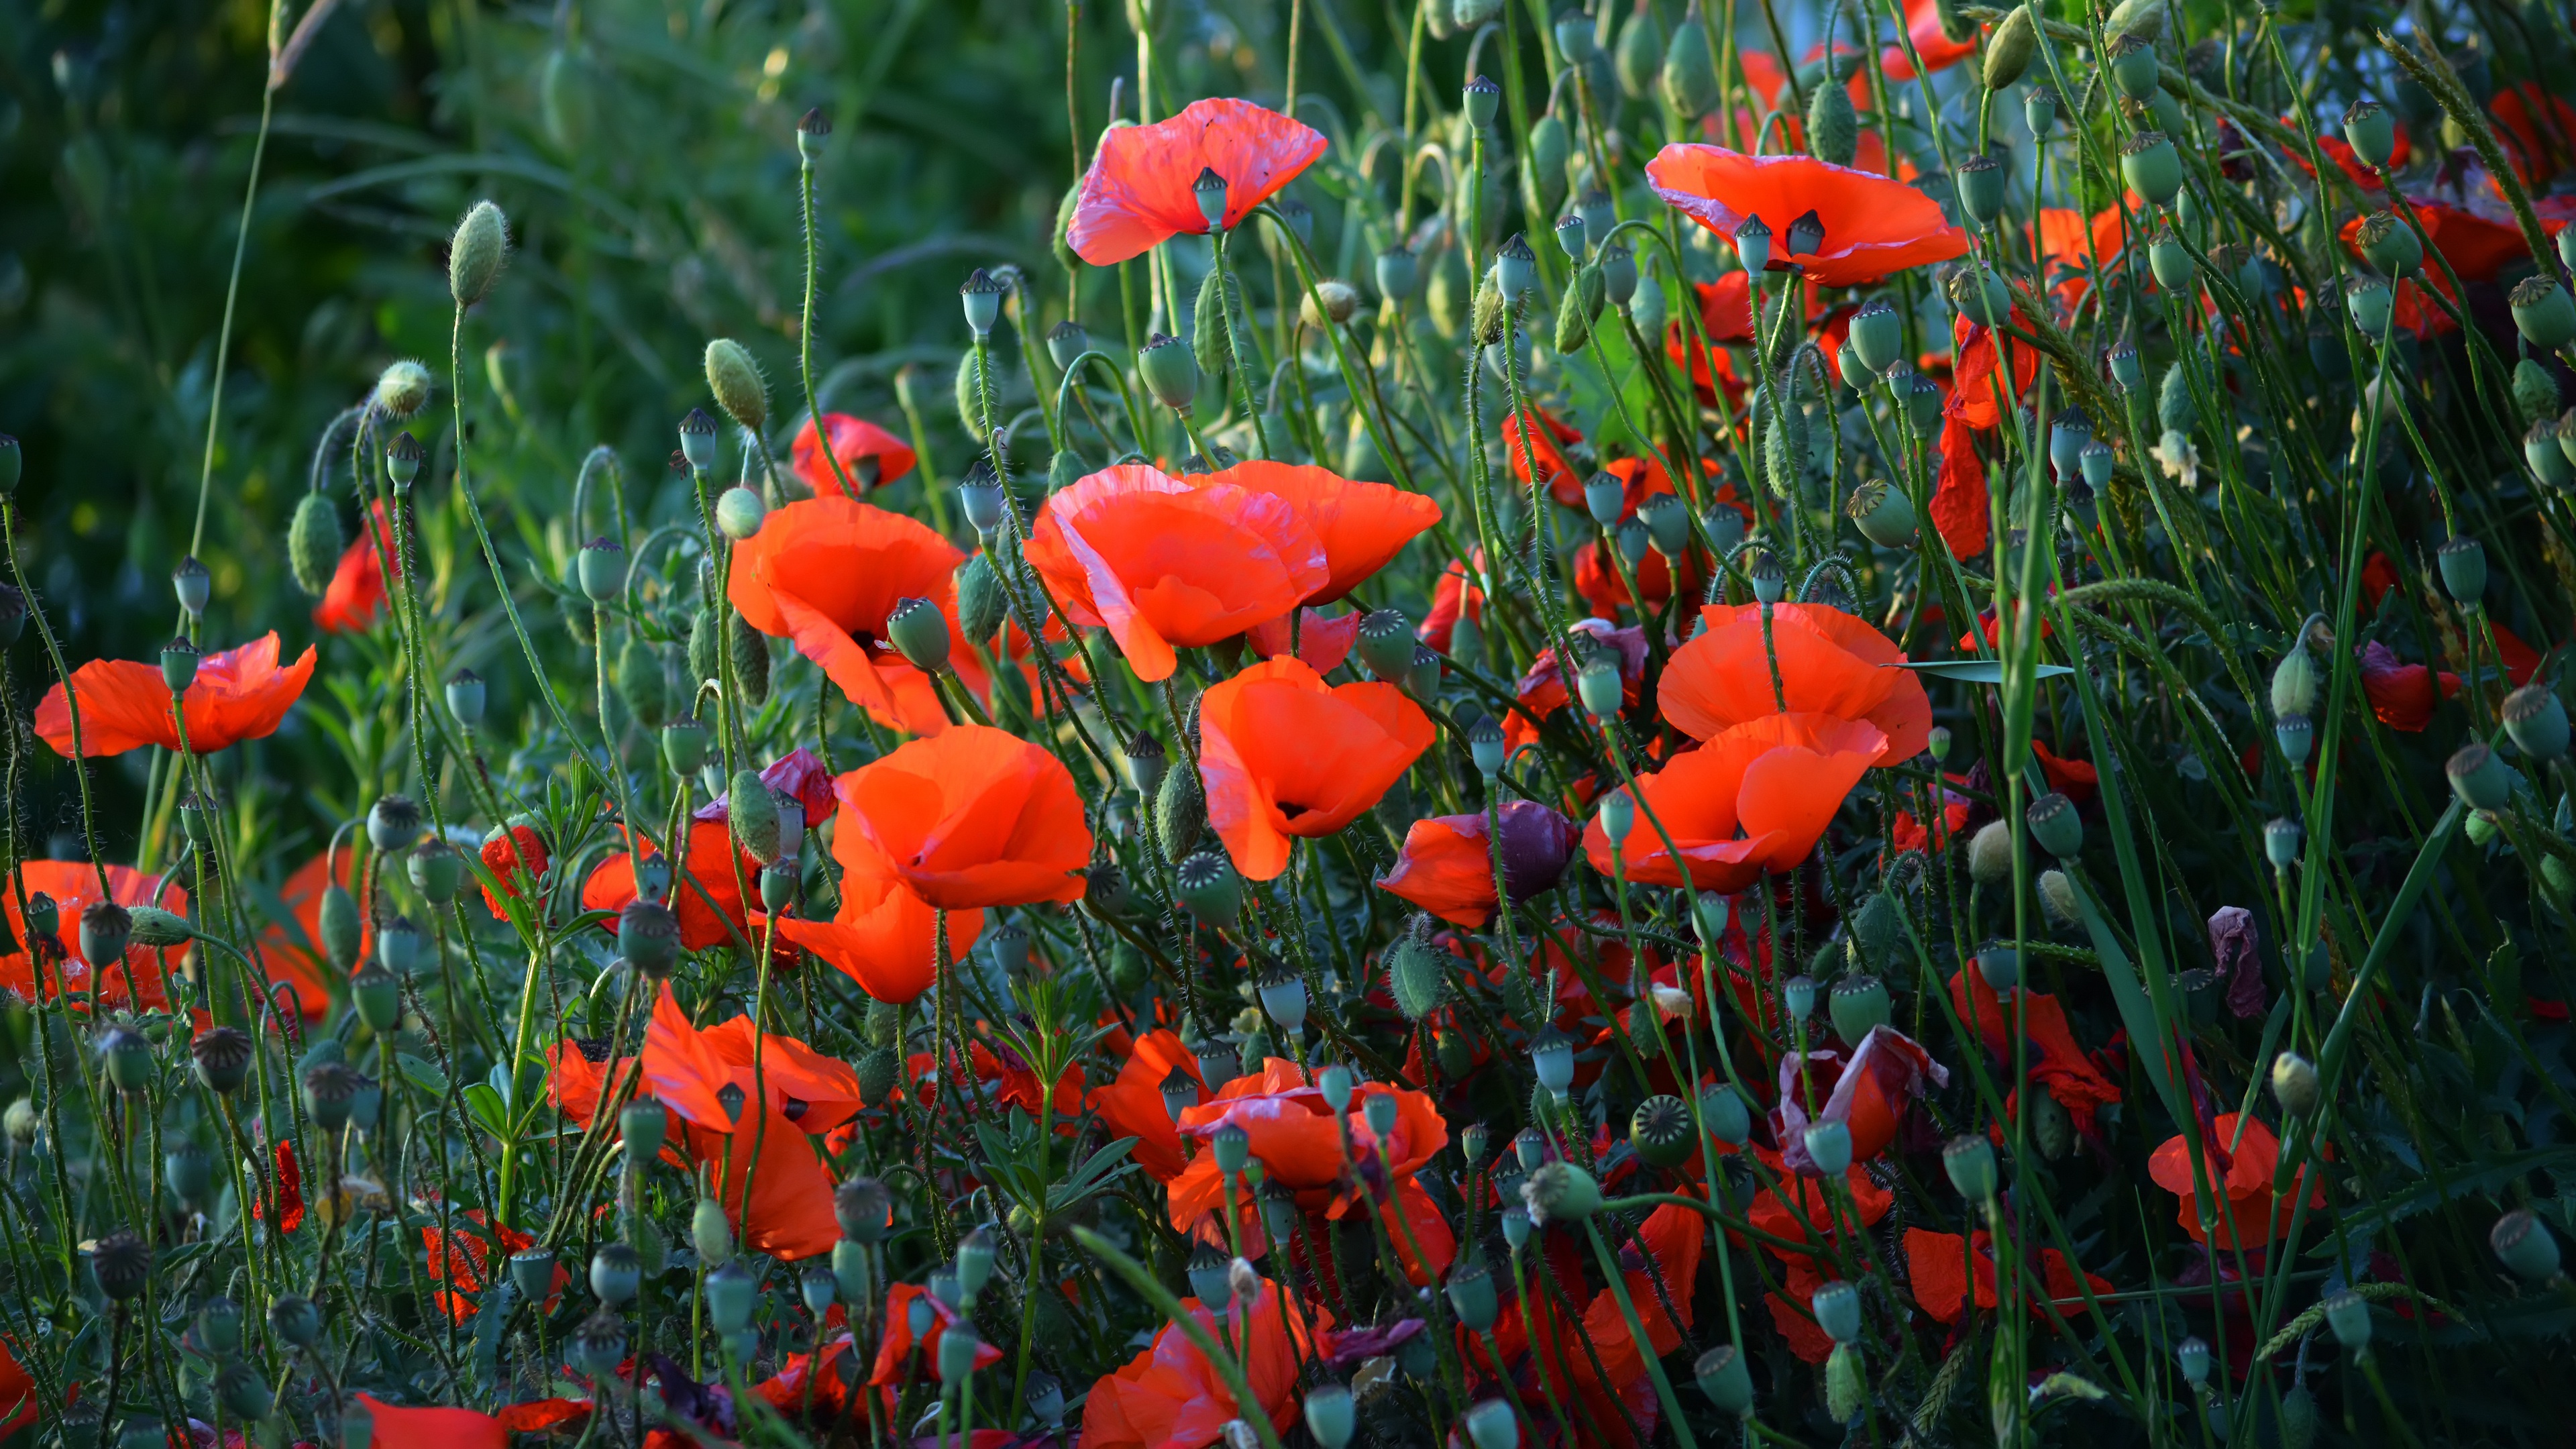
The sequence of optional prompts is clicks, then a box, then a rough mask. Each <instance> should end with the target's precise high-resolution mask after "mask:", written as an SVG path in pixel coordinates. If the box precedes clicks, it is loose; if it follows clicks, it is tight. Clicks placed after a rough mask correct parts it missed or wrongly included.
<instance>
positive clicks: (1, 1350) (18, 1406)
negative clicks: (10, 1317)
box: [0, 1339, 40, 1437]
mask: <svg viewBox="0 0 2576 1449" xmlns="http://www.w3.org/2000/svg"><path fill="white" fill-rule="evenodd" d="M16 1350H17V1345H16V1344H15V1343H13V1342H11V1341H10V1340H7V1339H0V1404H5V1405H7V1406H8V1408H7V1409H6V1410H5V1411H0V1412H5V1413H6V1416H7V1417H5V1418H0V1437H5V1436H7V1435H10V1434H15V1433H17V1432H18V1431H19V1430H21V1429H24V1428H26V1427H27V1426H28V1425H30V1424H33V1423H35V1422H36V1420H37V1419H38V1418H39V1417H40V1415H39V1414H38V1413H37V1411H36V1379H35V1375H33V1374H30V1373H28V1372H27V1369H26V1366H25V1365H24V1364H21V1363H19V1362H18V1355H17V1351H16Z"/></svg>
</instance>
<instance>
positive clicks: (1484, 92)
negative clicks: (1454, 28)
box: [1458, 3, 1503, 131]
mask: <svg viewBox="0 0 2576 1449" xmlns="http://www.w3.org/2000/svg"><path fill="white" fill-rule="evenodd" d="M1467 8H1468V7H1467V5H1465V4H1464V3H1462V4H1460V6H1459V7H1458V9H1459V11H1460V14H1459V16H1458V23H1459V24H1460V25H1462V26H1463V25H1467V24H1469V23H1471V22H1470V21H1469V20H1468V18H1467V16H1466V14H1465V13H1464V12H1465V11H1466V10H1467ZM1490 13H1491V10H1490V8H1489V9H1488V14H1490ZM1482 19H1483V17H1481V16H1480V17H1478V22H1474V23H1481V21H1482ZM1502 103H1503V88H1502V87H1501V86H1499V85H1496V84H1495V83H1494V80H1493V77H1491V76H1482V75H1480V76H1477V77H1476V78H1475V79H1473V80H1470V81H1469V82H1467V87H1466V91H1465V93H1464V95H1463V97H1462V98H1461V100H1460V105H1461V106H1462V107H1463V108H1464V109H1465V111H1466V112H1467V124H1469V125H1471V126H1474V127H1475V128H1476V129H1477V130H1479V131H1490V130H1492V129H1493V128H1494V114H1495V112H1496V111H1498V110H1500V109H1501V107H1502Z"/></svg>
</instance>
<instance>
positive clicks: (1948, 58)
mask: <svg viewBox="0 0 2576 1449" xmlns="http://www.w3.org/2000/svg"><path fill="white" fill-rule="evenodd" d="M1905 38H1906V39H1908V40H1910V41H1912V42H1914V54H1915V55H1916V56H1919V57H1921V58H1922V61H1923V68H1924V69H1925V70H1927V71H1942V70H1948V69H1949V68H1950V67H1952V66H1954V65H1957V64H1958V63H1959V62H1961V61H1963V60H1966V59H1967V58H1968V57H1969V56H1972V55H1975V54H1976V53H1977V37H1975V36H1974V35H1971V36H1969V37H1968V38H1967V39H1965V40H1952V39H1951V38H1950V36H1949V34H1948V32H1946V31H1944V30H1943V29H1942V28H1941V6H1940V3H1939V0H1905ZM1878 68H1879V71H1880V73H1881V74H1883V75H1885V76H1886V77H1887V78H1888V79H1889V80H1892V81H1909V80H1912V79H1914V62H1913V61H1912V60H1910V59H1908V58H1907V57H1906V54H1905V47H1904V46H1901V45H1891V46H1888V47H1887V48H1886V49H1884V50H1882V51H1880V52H1879V56H1878Z"/></svg>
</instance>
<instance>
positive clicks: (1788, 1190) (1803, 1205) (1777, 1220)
mask: <svg viewBox="0 0 2576 1449" xmlns="http://www.w3.org/2000/svg"><path fill="white" fill-rule="evenodd" d="M1752 1151H1753V1155H1754V1156H1755V1157H1757V1158H1759V1159H1761V1161H1762V1164H1763V1166H1765V1167H1767V1168H1769V1169H1770V1180H1771V1183H1772V1184H1773V1185H1772V1186H1769V1187H1765V1188H1763V1189H1762V1190H1761V1191H1760V1192H1757V1193H1755V1194H1754V1195H1753V1202H1752V1205H1751V1206H1750V1207H1748V1208H1746V1209H1745V1213H1744V1221H1745V1222H1746V1223H1747V1224H1749V1225H1750V1226H1751V1227H1753V1228H1754V1229H1755V1230H1757V1231H1759V1232H1764V1233H1768V1234H1770V1235H1771V1236H1773V1237H1775V1238H1786V1239H1788V1240H1790V1241H1791V1242H1804V1241H1806V1240H1807V1235H1808V1234H1809V1233H1811V1232H1812V1233H1814V1234H1815V1235H1816V1236H1817V1237H1819V1238H1822V1239H1824V1240H1825V1241H1827V1242H1831V1241H1833V1240H1834V1238H1836V1237H1837V1236H1839V1235H1840V1234H1841V1232H1842V1221H1841V1215H1840V1211H1839V1210H1838V1209H1837V1208H1836V1207H1835V1206H1834V1201H1833V1198H1832V1197H1831V1196H1830V1195H1829V1194H1827V1193H1826V1192H1825V1182H1824V1179H1823V1178H1821V1177H1816V1176H1813V1175H1811V1174H1805V1173H1796V1172H1791V1171H1790V1170H1789V1166H1788V1163H1787V1161H1786V1160H1784V1159H1783V1158H1782V1157H1781V1155H1780V1154H1779V1153H1778V1152H1776V1151H1774V1150H1772V1149H1771V1148H1768V1147H1765V1146H1763V1145H1762V1144H1761V1143H1759V1142H1756V1143H1754V1144H1752ZM1843 1186H1844V1187H1845V1188H1847V1189H1849V1190H1850V1192H1851V1199H1852V1206H1853V1207H1856V1208H1858V1209H1859V1210H1860V1225H1861V1226H1862V1227H1864V1228H1868V1227H1875V1226H1877V1225H1878V1220H1879V1219H1881V1218H1883V1217H1886V1216H1887V1213H1888V1210H1889V1209H1890V1208H1893V1207H1895V1206H1896V1195H1895V1194H1894V1193H1891V1192H1889V1191H1888V1190H1887V1189H1886V1188H1883V1187H1880V1186H1879V1185H1878V1184H1877V1183H1876V1182H1873V1181H1872V1180H1871V1179H1870V1175H1869V1170H1868V1169H1867V1168H1866V1167H1863V1166H1862V1165H1861V1164H1860V1163H1859V1162H1858V1161H1854V1162H1853V1163H1852V1165H1851V1166H1850V1167H1849V1168H1848V1169H1846V1170H1845V1171H1844V1173H1843Z"/></svg>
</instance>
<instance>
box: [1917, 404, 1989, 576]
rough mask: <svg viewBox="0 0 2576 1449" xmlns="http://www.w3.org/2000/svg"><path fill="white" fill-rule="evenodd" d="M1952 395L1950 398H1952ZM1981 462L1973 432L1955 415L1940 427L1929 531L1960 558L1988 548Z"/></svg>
mask: <svg viewBox="0 0 2576 1449" xmlns="http://www.w3.org/2000/svg"><path fill="white" fill-rule="evenodd" d="M1956 395H1957V394H1956V392H1955V391H1954V392H1953V393H1952V396H1954V397H1955V396H1956ZM1990 506H1991V499H1990V497H1989V495H1988V494H1987V492H1986V465H1985V460H1983V459H1981V458H1979V457H1978V456H1977V430H1976V429H1975V428H1973V427H1970V426H1969V425H1968V424H1967V423H1966V422H1965V421H1963V420H1962V419H1961V418H1960V417H1958V416H1957V415H1956V414H1952V415H1950V416H1949V417H1947V418H1946V419H1945V420H1944V421H1943V422H1942V424H1941V468H1940V472H1939V474H1938V476H1937V477H1936V479H1935V480H1934V484H1933V488H1932V508H1931V512H1932V531H1933V532H1934V533H1937V534H1939V535H1940V536H1941V545H1942V547H1944V548H1947V549H1948V550H1950V552H1951V553H1952V554H1953V555H1955V556H1956V557H1959V558H1962V559H1971V558H1975V557H1976V556H1977V555H1979V554H1981V553H1984V552H1985V551H1986V549H1987V548H1988V547H1990V546H1991V543H1990V540H1989V538H1988V535H1989V534H1990V533H1991V532H1992V521H1991V519H1990V518H1989V517H1988V511H1989V508H1990Z"/></svg>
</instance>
